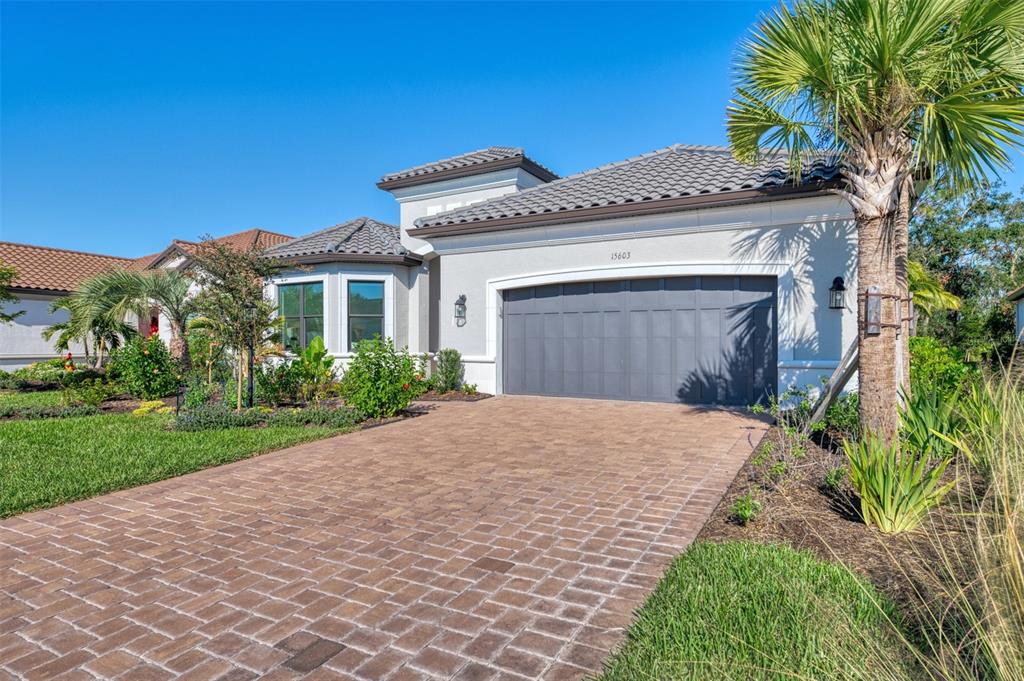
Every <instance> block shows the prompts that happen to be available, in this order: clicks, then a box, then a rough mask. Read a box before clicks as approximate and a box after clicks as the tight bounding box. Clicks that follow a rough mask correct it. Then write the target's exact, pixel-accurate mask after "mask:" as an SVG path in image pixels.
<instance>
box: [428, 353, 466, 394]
mask: <svg viewBox="0 0 1024 681" xmlns="http://www.w3.org/2000/svg"><path fill="white" fill-rule="evenodd" d="M464 373H465V370H464V369H463V367H462V353H460V352H459V351H458V350H456V349H455V348H445V349H444V350H441V351H439V352H438V353H437V375H436V376H435V379H434V387H435V389H436V390H437V392H439V393H446V392H451V391H452V390H458V389H459V387H461V386H462V378H463V374H464Z"/></svg>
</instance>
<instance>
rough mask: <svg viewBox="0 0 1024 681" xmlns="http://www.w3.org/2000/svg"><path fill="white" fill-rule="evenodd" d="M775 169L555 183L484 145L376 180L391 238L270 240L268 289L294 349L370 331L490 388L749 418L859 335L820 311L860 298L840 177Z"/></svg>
mask: <svg viewBox="0 0 1024 681" xmlns="http://www.w3.org/2000/svg"><path fill="white" fill-rule="evenodd" d="M786 168H787V164H786V160H785V158H782V157H773V158H770V159H768V160H765V161H763V162H762V163H760V164H759V165H757V166H754V167H751V166H746V165H743V164H740V163H738V162H737V161H736V160H735V159H733V157H732V156H731V154H730V153H729V151H728V150H727V149H725V148H719V147H709V146H688V145H674V146H670V147H666V148H664V149H659V150H657V151H653V152H650V153H647V154H643V155H640V156H636V157H633V158H629V159H626V160H624V161H619V162H616V163H610V164H608V165H604V166H601V167H598V168H595V169H593V170H587V171H585V172H581V173H578V174H575V175H571V176H568V177H559V176H558V175H556V174H555V173H554V172H552V171H551V170H549V169H547V168H545V167H544V166H542V165H541V164H539V163H537V162H536V161H534V160H532V159H530V158H529V157H527V156H526V155H525V154H524V153H523V150H522V149H519V148H512V147H490V148H487V149H482V150H479V151H474V152H471V153H467V154H462V155H459V156H455V157H452V158H447V159H444V160H441V161H435V162H432V163H427V164H424V165H419V166H416V167H413V168H409V169H406V170H402V171H399V172H395V173H390V174H388V175H385V176H384V177H383V178H381V179H380V181H379V182H378V183H377V186H378V187H379V188H381V189H383V190H385V191H388V192H390V193H391V194H392V195H393V196H394V197H395V199H396V201H397V202H398V204H399V215H400V218H399V224H397V225H393V224H387V223H385V222H383V221H379V220H375V219H372V218H369V217H360V218H357V219H354V220H351V221H348V222H345V223H342V224H339V225H336V226H334V227H330V228H327V229H324V230H321V231H318V232H314V233H312V234H308V235H306V236H300V237H298V238H296V239H293V240H290V241H287V242H285V243H281V244H279V245H276V246H271V247H270V248H268V249H267V250H266V251H265V254H266V255H267V257H271V258H274V259H276V260H278V261H279V262H280V263H281V264H282V265H283V266H285V269H283V270H282V272H281V273H280V275H279V276H278V277H277V278H276V279H275V280H274V281H273V283H272V284H271V285H270V287H269V290H268V294H269V295H272V296H275V297H276V298H277V300H278V301H279V303H280V309H281V313H282V314H283V315H284V317H285V320H286V324H285V328H286V340H287V343H288V345H289V347H290V348H291V349H293V350H297V349H299V348H301V347H302V346H303V345H304V344H305V343H307V342H308V341H309V340H310V339H312V338H313V337H314V336H317V335H322V336H323V338H324V340H325V342H326V344H327V348H328V350H329V351H330V352H332V353H333V354H334V355H336V356H338V357H340V358H342V360H343V361H344V360H345V359H347V358H348V357H349V356H350V355H351V352H352V349H353V346H354V344H355V343H356V342H358V341H359V340H361V339H363V338H368V337H372V336H374V335H375V334H380V335H382V336H387V337H391V338H393V339H394V340H395V342H396V344H397V345H399V346H406V347H408V348H409V350H410V351H411V352H413V353H424V352H434V351H436V350H439V349H441V348H455V349H457V350H459V351H460V352H461V353H462V357H463V361H464V363H465V367H466V381H467V382H469V383H475V384H476V385H477V386H478V388H479V389H480V390H483V391H486V392H494V393H515V394H536V395H556V396H571V397H593V398H610V399H629V400H653V401H671V402H684V403H695V404H732V405H745V404H749V403H752V402H754V401H756V400H759V399H762V398H763V397H764V396H765V395H766V394H768V393H780V392H782V391H784V390H785V389H786V388H787V387H788V386H791V385H799V386H805V385H809V384H817V383H818V381H819V379H820V378H821V377H823V376H828V375H829V374H830V373H831V372H832V371H833V369H834V368H835V367H836V366H837V364H838V363H839V361H840V358H841V357H842V355H843V351H844V350H845V348H846V347H847V346H848V345H849V344H850V343H851V342H852V341H853V340H854V339H855V337H856V333H857V331H856V329H857V327H856V299H855V297H853V296H847V297H846V298H845V300H844V301H843V304H842V305H841V306H840V307H839V308H838V309H836V308H833V307H831V306H830V299H831V298H832V296H830V289H832V288H835V282H839V283H842V284H845V288H847V289H851V290H854V291H855V290H856V283H855V281H854V279H855V272H856V267H855V258H856V231H855V229H854V224H853V219H852V212H851V209H850V206H849V205H848V204H847V203H846V202H845V201H844V200H843V199H841V198H840V197H838V196H837V195H835V194H834V193H831V192H830V190H831V189H832V188H834V187H836V186H837V185H838V183H839V182H840V177H839V169H838V167H837V165H836V164H835V163H834V162H833V161H832V160H830V159H819V160H816V161H813V162H809V163H807V164H805V167H804V169H803V172H802V177H800V178H799V179H797V180H796V181H794V180H793V179H792V178H790V176H789V174H788V173H787V170H786ZM840 280H841V281H840ZM839 288H842V286H840V287H839ZM840 297H841V296H840Z"/></svg>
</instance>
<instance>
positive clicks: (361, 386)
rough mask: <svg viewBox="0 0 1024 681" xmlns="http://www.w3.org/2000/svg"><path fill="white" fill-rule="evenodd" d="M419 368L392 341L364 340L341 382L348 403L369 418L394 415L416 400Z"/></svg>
mask: <svg viewBox="0 0 1024 681" xmlns="http://www.w3.org/2000/svg"><path fill="white" fill-rule="evenodd" d="M415 380H416V365H415V361H414V360H413V358H412V357H411V356H410V355H409V353H408V352H406V351H404V350H401V351H399V350H396V349H395V344H394V343H393V342H392V341H391V339H390V338H374V339H372V340H362V341H359V342H358V343H357V344H356V347H355V356H354V357H353V358H352V361H351V363H350V364H349V365H348V369H347V370H346V371H345V375H344V377H343V378H342V381H341V392H342V395H343V396H344V397H345V401H346V402H348V404H350V405H351V406H353V407H355V408H356V409H358V410H359V411H360V412H362V413H363V414H364V415H365V416H367V417H369V418H385V417H389V416H394V415H395V414H397V413H398V412H399V411H401V410H402V409H405V408H406V407H407V406H409V402H411V401H412V398H413V383H414V381H415Z"/></svg>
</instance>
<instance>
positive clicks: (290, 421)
mask: <svg viewBox="0 0 1024 681" xmlns="http://www.w3.org/2000/svg"><path fill="white" fill-rule="evenodd" d="M361 420H362V419H361V418H360V417H359V412H357V411H356V410H355V409H349V408H347V407H341V408H340V409H327V408H324V407H308V408H306V409H282V410H280V411H275V412H274V413H273V414H270V415H269V416H268V417H267V425H270V426H327V427H329V428H351V427H352V426H354V425H356V424H357V423H359V421H361Z"/></svg>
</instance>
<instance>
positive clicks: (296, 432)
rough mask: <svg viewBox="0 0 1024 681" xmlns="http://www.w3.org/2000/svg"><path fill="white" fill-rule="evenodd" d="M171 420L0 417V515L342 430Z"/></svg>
mask: <svg viewBox="0 0 1024 681" xmlns="http://www.w3.org/2000/svg"><path fill="white" fill-rule="evenodd" d="M5 397H6V396H5ZM170 419H171V417H169V416H158V415H151V416H145V417H139V416H132V415H131V414H101V415H98V416H84V417H78V418H63V419H42V420H33V421H0V517H6V516H11V515H15V514H17V513H23V512H24V511H28V510H32V509H39V508H46V507H48V506H55V505H57V504H62V503H65V502H68V501H74V500H76V499H85V498H87V497H91V496H95V495H97V494H103V493H105V492H111V491H114V490H119V489H125V488H127V487H134V486H136V485H142V484H145V483H148V482H155V481H157V480H162V479H164V478H170V477H173V476H176V475H182V474H183V473H189V472H191V471H196V470H199V469H201V468H208V467H210V466H216V465H219V464H223V463H227V462H229V461H237V460H238V459H244V458H246V457H249V456H253V455H254V454H261V453H263V452H268V451H271V450H274V449H280V448H282V447H288V446H290V445H294V444H298V443H300V442H307V441H309V440H317V439H320V438H323V437H327V436H329V435H335V434H339V433H342V432H345V431H343V430H338V429H332V428H319V427H303V426H287V427H284V426H274V427H268V428H232V429H226V430H210V431H200V432H175V431H171V430H167V428H166V426H167V424H168V423H169V422H170Z"/></svg>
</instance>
